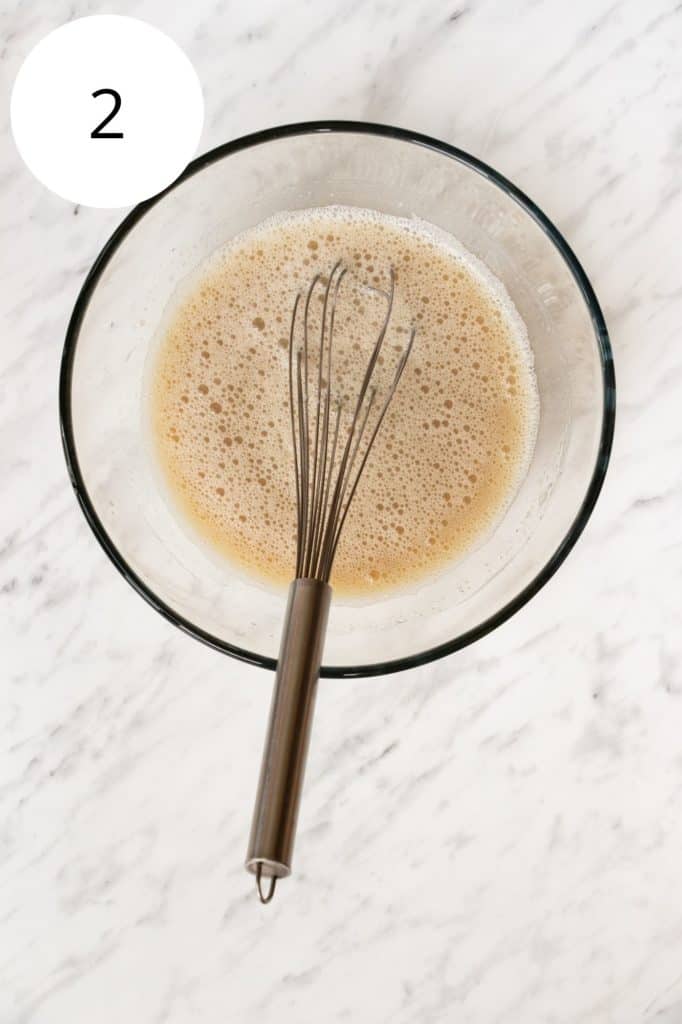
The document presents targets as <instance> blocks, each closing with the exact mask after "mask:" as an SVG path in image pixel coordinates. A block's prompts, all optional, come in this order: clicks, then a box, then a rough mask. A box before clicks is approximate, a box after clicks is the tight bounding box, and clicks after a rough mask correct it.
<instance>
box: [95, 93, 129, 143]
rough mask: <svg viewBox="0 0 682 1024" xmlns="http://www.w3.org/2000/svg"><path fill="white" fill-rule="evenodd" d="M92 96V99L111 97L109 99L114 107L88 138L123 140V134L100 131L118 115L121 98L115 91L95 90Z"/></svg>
mask: <svg viewBox="0 0 682 1024" xmlns="http://www.w3.org/2000/svg"><path fill="white" fill-rule="evenodd" d="M92 96H93V99H96V98H97V97H98V96H111V98H112V99H113V101H114V105H113V107H112V109H111V110H110V111H109V113H108V114H107V116H106V117H105V118H104V120H103V121H100V123H99V124H98V125H97V127H96V128H93V130H92V131H91V132H90V138H91V139H122V138H123V132H103V131H102V128H104V126H105V125H107V124H109V122H110V121H111V119H112V118H114V117H116V115H117V114H118V112H119V110H120V109H121V96H120V94H119V93H117V92H116V90H115V89H97V90H96V91H95V92H93V94H92Z"/></svg>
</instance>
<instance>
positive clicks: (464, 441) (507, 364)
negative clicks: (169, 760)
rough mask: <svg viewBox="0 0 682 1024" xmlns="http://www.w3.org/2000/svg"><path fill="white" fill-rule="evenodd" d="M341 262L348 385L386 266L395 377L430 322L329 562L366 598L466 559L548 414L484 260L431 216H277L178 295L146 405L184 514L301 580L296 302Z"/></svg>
mask: <svg viewBox="0 0 682 1024" xmlns="http://www.w3.org/2000/svg"><path fill="white" fill-rule="evenodd" d="M339 258H342V259H343V260H344V261H345V262H346V264H347V266H348V267H349V269H350V271H351V273H352V278H351V276H350V275H348V277H347V284H344V286H343V287H342V293H341V298H340V302H339V313H338V316H337V324H336V327H335V335H334V346H335V348H334V352H335V363H334V369H335V378H334V379H335V380H336V381H338V385H337V386H338V387H339V388H340V389H341V390H343V391H344V392H345V393H347V394H348V395H349V396H352V395H354V394H355V393H356V392H357V387H358V385H359V381H360V378H361V375H362V373H363V372H364V368H365V366H366V362H367V358H368V356H369V352H370V350H371V347H372V345H373V343H374V340H375V338H376V331H377V327H378V325H379V324H380V321H381V317H382V315H383V312H384V311H385V300H384V299H383V298H382V297H381V296H379V295H378V293H376V292H373V291H372V292H370V291H369V290H368V288H367V286H368V285H369V286H371V287H372V288H376V289H387V287H388V280H389V268H390V267H391V266H393V267H394V269H395V272H396V297H395V306H394V314H393V316H392V318H391V327H390V330H389V332H388V335H387V339H386V347H385V350H384V351H385V355H384V360H383V364H384V366H383V369H384V371H385V375H387V374H389V373H390V371H391V369H392V367H394V366H395V360H397V358H399V353H400V350H401V349H402V347H404V345H405V343H406V339H407V336H408V332H409V328H410V326H412V325H414V326H415V327H416V328H417V337H416V341H415V345H414V348H413V351H412V354H411V357H410V359H409V361H408V363H407V366H406V369H405V372H404V374H403V377H402V380H401V382H400V386H399V389H398V392H397V394H396V396H395V398H394V400H393V403H392V405H391V407H390V408H389V411H388V414H387V416H386V419H385V420H384V423H383V425H382V428H381V430H380V432H379V435H378V437H377V439H376V442H375V446H374V448H373V451H372V454H371V457H370V459H369V461H368V463H367V467H366V470H365V473H364V476H363V478H362V481H361V483H360V486H359V488H358V490H357V492H356V494H355V497H354V500H353V505H352V507H351V511H350V513H349V516H348V518H347V520H346V523H345V526H344V531H343V534H342V537H341V542H340V544H339V548H338V552H337V556H336V560H335V563H334V569H333V573H332V579H331V582H332V585H333V586H334V588H335V590H336V591H337V592H345V593H347V594H356V595H362V594H367V593H368V592H370V591H374V590H377V589H385V588H388V587H393V586H397V585H401V584H406V583H410V582H413V581H416V580H418V579H420V578H422V577H424V576H425V575H427V574H429V573H431V572H434V571H437V570H438V569H439V568H440V567H442V566H443V565H444V564H445V563H448V562H450V561H451V560H453V559H454V558H456V557H457V556H460V555H462V554H463V553H464V552H466V551H467V550H468V549H469V548H471V547H472V546H473V545H475V544H476V543H477V542H478V541H479V540H480V539H481V537H482V536H483V535H485V533H486V532H487V531H488V530H490V529H491V527H492V526H493V525H494V524H495V522H496V521H497V520H498V518H499V517H500V515H501V514H502V513H503V512H504V510H505V509H506V507H507V506H508V505H509V503H510V501H511V500H512V498H513V496H514V494H515V492H516V491H517V489H518V486H519V484H520V482H521V480H522V479H523V476H524V475H525V472H526V470H527V467H528V463H529V460H530V457H531V455H532V451H533V446H534V443H535V436H536V432H537V421H538V407H539V403H538V398H537V389H536V384H535V378H534V374H533V368H532V355H531V351H530V347H529V344H528V339H527V335H526V331H525V328H524V325H523V323H522V321H521V319H520V317H519V316H518V314H517V312H516V310H515V309H514V307H513V306H512V304H511V302H510V300H509V298H508V297H507V295H506V293H505V291H504V289H503V288H502V285H501V284H500V283H499V282H498V281H497V280H496V279H495V278H494V277H493V276H492V275H491V274H490V272H489V271H487V269H486V268H485V267H483V266H482V264H480V263H479V262H478V261H477V260H475V259H474V257H472V256H471V255H470V254H468V253H467V252H466V251H465V250H464V249H463V248H462V247H461V246H460V245H459V244H458V243H457V242H456V241H455V240H454V239H452V238H451V237H450V236H448V235H445V234H444V233H442V232H440V231H438V230H437V229H436V228H432V227H431V226H430V225H427V224H424V223H422V222H419V221H414V220H409V221H408V220H399V219H396V218H392V217H387V216H384V215H381V214H378V213H375V212H372V211H362V210H355V209H350V208H344V207H327V208H322V209H316V210H310V211H304V212H298V213H292V214H286V215H281V216H279V217H276V218H273V219H272V220H270V221H266V222H264V223H263V224H261V225H260V226H258V227H257V228H255V229H253V230H251V231H248V232H246V233H244V234H243V235H241V236H239V237H238V238H236V239H234V240H233V241H232V242H231V243H230V244H229V245H228V246H226V247H225V248H224V249H222V250H220V251H219V252H218V253H216V254H215V255H214V256H213V257H212V258H211V259H210V260H209V261H208V262H207V263H206V264H205V265H204V266H202V267H201V268H199V270H198V271H197V272H196V273H195V274H194V275H192V277H191V279H190V280H189V281H187V282H186V283H185V285H184V286H183V287H182V289H180V292H179V294H178V295H177V296H176V297H175V300H174V303H173V306H172V308H171V310H170V311H169V314H168V316H167V318H166V321H165V323H164V325H163V327H162V329H161V332H160V336H159V341H158V346H157V348H156V350H155V352H154V353H153V356H152V359H151V368H150V374H149V379H150V387H149V394H148V397H149V411H150V414H151V415H150V421H151V431H152V443H153V448H154V452H155V455H156V457H157V459H158V462H159V464H160V468H161V472H162V477H163V479H164V481H165V485H166V490H167V492H168V495H169V498H170V501H171V504H172V505H173V506H174V507H175V508H176V509H177V510H178V511H179V513H180V516H181V518H182V519H184V520H185V522H186V523H187V524H188V525H189V526H190V527H191V529H192V532H193V533H194V535H195V536H197V537H198V538H200V539H201V540H202V541H204V542H205V543H206V544H208V545H209V547H210V548H211V549H213V550H214V551H215V552H216V553H218V554H219V555H221V556H224V557H226V558H227V559H229V560H230V561H231V562H233V563H235V562H236V563H237V564H238V565H239V566H240V567H241V568H243V569H246V570H247V571H249V572H251V573H252V574H255V575H256V576H258V577H260V578H261V579H264V580H266V581H268V580H269V581H276V582H277V583H286V582H288V581H289V580H290V579H291V577H292V576H293V573H294V565H295V536H296V503H295V489H294V475H293V455H292V442H291V423H290V411H289V378H288V350H287V346H288V335H289V323H290V319H291V310H292V305H293V300H294V297H295V295H296V292H297V291H299V290H305V289H306V288H307V286H308V284H309V282H310V280H311V277H312V276H313V274H314V273H315V272H316V271H320V272H322V273H327V274H328V273H329V271H330V270H331V268H332V266H333V264H334V263H335V261H336V260H337V259H339ZM354 282H355V283H354ZM320 304H321V303H320ZM318 319H319V314H318ZM311 401H312V396H311Z"/></svg>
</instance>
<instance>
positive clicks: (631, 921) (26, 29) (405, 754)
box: [0, 0, 682, 1024]
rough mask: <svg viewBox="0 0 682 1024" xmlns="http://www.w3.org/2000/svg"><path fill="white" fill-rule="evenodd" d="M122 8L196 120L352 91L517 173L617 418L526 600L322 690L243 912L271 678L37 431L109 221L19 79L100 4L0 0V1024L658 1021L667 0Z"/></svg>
mask: <svg viewBox="0 0 682 1024" xmlns="http://www.w3.org/2000/svg"><path fill="white" fill-rule="evenodd" d="M114 8H115V10H116V11H117V12H118V13H129V14H133V15H139V16H141V17H143V18H147V19H148V20H150V21H152V22H154V23H156V24H157V25H159V26H160V27H161V28H163V29H165V30H166V31H167V32H169V33H170V34H171V35H173V36H174V37H175V38H176V39H177V40H178V42H179V43H180V44H181V45H183V46H184V47H185V48H186V50H187V52H188V54H189V55H190V57H191V58H192V60H193V61H194V63H195V65H196V67H197V69H198V71H199V73H200V76H201V78H202V81H203V83H204V86H205V94H206V102H207V116H206V123H205V129H204V134H203V138H202V144H201V147H202V149H207V148H209V147H211V146H213V145H215V144H216V143H218V142H221V141H223V140H225V139H227V138H230V137H234V136H237V135H240V134H243V133H245V132H248V131H250V130H254V129H256V128H260V127H262V126H265V125H270V124H274V123H278V122H280V123H281V122H286V121H292V120H299V119H306V118H315V117H347V118H363V119H370V120H379V121H385V122H389V123H390V122H394V123H397V124H401V125H404V126H407V127H413V128H416V129H418V130H421V131H424V132H428V133H432V134H434V135H436V136H439V137H441V138H444V139H446V140H449V141H451V142H453V143H455V144H457V145H459V146H461V147H463V148H464V149H467V150H469V151H471V152H472V153H474V154H476V155H478V156H480V157H482V158H483V159H485V160H487V161H489V162H490V163H492V164H493V165H495V166H496V167H498V168H499V169H500V170H501V171H502V172H503V173H505V174H506V175H508V176H509V177H510V178H512V180H514V181H515V182H517V183H518V184H519V185H520V186H521V187H522V188H523V189H524V190H525V191H526V192H528V193H529V194H530V195H531V196H532V197H533V198H534V199H535V200H536V201H537V202H538V203H539V204H540V205H541V206H542V207H543V208H544V209H545V211H546V212H547V213H548V214H549V216H550V217H551V218H552V219H553V220H554V221H555V222H556V223H557V224H558V226H559V227H560V228H561V229H562V230H563V231H564V232H565V233H566V235H567V237H568V239H569V241H570V242H571V244H572V245H573V246H574V248H575V250H576V252H577V253H578V255H579V257H580V259H581V260H582V261H583V263H584V266H585V268H586V270H587V272H588V273H589V275H590V276H591V278H592V280H593V282H594V285H595V288H596V290H597V293H598V295H599V297H600V299H601V301H602V304H603V307H604V310H605V313H606V317H607V320H608V324H609V327H610V330H611V333H612V338H613V343H614V348H615V354H616V368H617V373H618V384H619V422H618V428H617V435H616V445H615V453H614V460H613V463H612V468H611V472H610V475H609V478H608V480H607V484H606V488H605V491H604V494H603V497H602V499H601V501H600V503H599V505H598V507H597V510H596V512H595V515H594V517H593V519H592V521H591V522H590V524H589V527H588V529H587V532H586V533H585V535H584V537H583V538H582V540H581V541H580V543H579V544H578V547H577V549H576V550H575V551H574V553H573V554H572V555H571V557H570V558H569V560H568V562H567V563H566V564H565V565H564V567H563V568H562V569H561V571H560V572H559V574H558V575H557V576H556V577H555V578H554V579H553V580H552V582H551V583H550V584H549V585H548V586H547V587H546V588H545V590H544V591H543V592H542V594H541V596H540V597H538V598H536V599H535V600H534V601H533V602H532V603H531V604H530V605H529V606H528V607H526V608H525V609H524V610H523V611H522V612H520V613H519V614H518V615H516V617H515V618H513V619H512V620H511V621H510V622H508V623H507V624H506V625H505V626H504V627H502V628H501V629H499V630H498V631H497V632H496V633H495V634H493V635H491V636H490V637H488V638H487V639H485V640H483V641H482V642H480V643H479V644H477V645H476V646H475V647H472V648H469V649H468V650H466V651H464V652H462V653H460V654H458V655H456V656H453V657H451V658H448V659H446V660H444V661H441V662H438V663H436V664H434V665H431V666H428V667H426V668H424V669H422V670H420V671H414V672H411V673H405V674H403V675H398V676H392V677H390V678H385V679H375V680H365V681H362V680H360V681H357V682H341V681H331V682H326V683H325V684H324V685H323V687H322V692H321V695H320V700H319V702H318V713H317V718H316V728H315V735H314V742H313V749H312V753H311V760H310V765H309V773H308V784H307V786H306V793H305V803H304V809H303V815H302V823H301V831H300V836H299V845H298V852H297V865H296V866H297V877H296V879H295V880H293V881H290V882H288V883H284V884H283V885H282V886H281V892H279V893H278V898H277V899H276V900H275V902H274V903H273V904H272V905H271V906H269V907H261V906H260V905H259V904H258V903H257V902H256V901H255V898H254V893H253V891H252V885H251V881H250V880H249V879H248V878H247V876H246V875H245V873H244V871H243V868H242V858H243V854H244V847H245V841H246V834H247V830H248V824H249V818H250V813H251V801H252V797H253V789H254V781H255V776H256V773H257V766H258V761H259V758H260V748H261V742H262V738H263V732H264V728H265V721H266V716H267V709H268V704H269V696H270V686H271V677H270V676H269V675H267V674H266V673H263V672H260V671H258V670H255V669H249V668H247V667H245V666H242V665H240V664H238V663H236V662H234V661H231V660H229V659H226V658H223V657H220V656H218V655H216V654H215V653H213V652H211V651H210V650H208V649H206V648H203V647H202V646H201V645H199V644H197V643H196V642H194V641H192V640H190V639H188V638H187V637H184V636H183V635H181V634H180V633H179V632H177V631H175V630H174V629H173V628H172V627H171V626H169V625H168V624H166V623H165V622H164V621H163V620H162V619H161V618H159V617H157V616H156V614H155V613H154V612H153V611H152V610H151V609H150V608H148V607H147V606H146V605H145V604H144V603H143V602H142V601H141V600H140V599H139V598H138V597H136V596H135V595H134V594H133V592H132V591H131V590H130V589H129V588H128V587H127V585H126V584H125V583H124V582H123V580H122V579H120V578H119V576H118V575H117V574H116V572H115V571H114V570H113V568H112V567H111V566H110V565H109V564H108V562H107V560H106V558H105V556H104V555H103V553H102V552H101V551H100V549H99V547H98V546H97V544H96V542H95V541H94V539H93V537H92V536H91V535H90V532H89V530H88V527H87V526H86V524H85V522H84V520H83V518H82V516H81V513H80V512H79V510H78V508H77V506H76V503H75V501H74V499H73V496H72V493H71V490H70V487H69V485H68V482H67V478H66V473H65V470H64V464H63V458H62V453H61V449H60V442H59V435H58V421H57V394H56V382H57V371H58V365H59V357H60V349H61V344H62V339H63V335H64V330H65V326H66V323H67V318H68V315H69V311H70V308H71V306H72V303H73V301H74V299H75V297H76V294H77V292H78V289H79V287H80V284H81V282H82V280H83V277H84V275H85V273H86V271H87V269H88V267H89V265H90V263H91V262H92V260H93V258H94V257H95V255H96V254H97V252H98V250H99V248H100V246H101V245H102V243H103V242H104V240H105V239H106V238H107V236H108V235H109V234H110V232H111V231H112V229H113V227H114V225H115V224H116V223H117V222H118V221H119V219H120V218H121V216H122V215H121V214H120V213H116V212H111V213H105V212H101V211H94V210H87V209H80V210H76V209H74V208H73V206H70V205H68V204H67V203H65V202H63V201H62V200H60V199H58V198H56V197H55V196H52V195H50V194H48V193H47V192H46V191H45V190H44V189H43V188H42V187H41V186H40V185H38V184H37V182H36V181H34V180H33V179H32V177H31V176H30V174H29V173H28V171H27V170H26V169H25V168H24V167H23V165H22V164H21V163H20V161H19V159H18V157H17V155H16V152H15V151H14V148H13V146H12V143H11V140H10V138H9V132H8V116H7V99H8V90H9V85H10V83H11V81H12V79H13V76H14V74H15V73H16V71H17V69H18V67H19V64H20V62H21V60H22V58H23V57H24V56H25V54H26V53H27V52H28V50H29V49H30V47H31V46H32V45H33V44H34V43H35V42H36V41H37V40H38V39H39V38H40V37H41V36H42V35H44V34H45V33H46V32H47V31H48V30H49V29H51V28H53V27H56V26H57V25H59V24H61V23H62V22H64V21H66V20H68V19H70V18H72V17H76V16H80V15H84V14H88V13H97V12H107V13H110V12H111V11H112V5H111V4H105V3H103V2H100V0H91V2H86V0H73V2H67V0H53V2H51V3H50V4H47V3H38V2H37V0H32V2H30V3H29V2H20V3H15V4H11V3H10V4H8V5H5V6H4V8H3V14H2V19H3V32H2V63H1V68H2V76H3V91H2V141H1V145H2V151H1V153H2V156H1V165H0V182H1V188H0V196H1V202H2V214H1V222H0V227H1V229H2V246H1V247H0V260H1V261H2V267H1V272H0V287H1V290H2V300H1V301H2V310H3V318H2V322H3V337H2V345H1V348H0V360H1V364H2V391H1V396H0V403H1V404H0V425H1V436H2V466H3V501H2V503H1V504H0V590H1V598H2V617H1V625H0V628H1V630H2V634H1V650H2V689H1V690H0V700H1V702H2V703H1V708H2V714H1V717H0V728H1V731H2V741H1V743H0V757H1V760H0V880H1V882H0V1021H1V1022H2V1024H29V1022H30V1024H75V1022H81V1021H97V1024H120V1022H121V1021H126V1020H130V1021H135V1022H136V1024H186V1022H190V1021H191V1022H192V1024H217V1022H224V1021H229V1022H244V1024H251V1022H254V1024H255V1022H257V1024H270V1022H277V1024H283V1022H286V1024H307V1022H309V1021H323V1022H331V1021H346V1020H348V1021H353V1022H354V1024H382V1022H388V1021H391V1022H392V1024H408V1022H409V1024H417V1022H419V1024H426V1022H430V1021H433V1022H439V1024H440V1022H443V1021H457V1022H466V1024H491V1022H497V1021H505V1022H507V1021H510V1022H511V1021H513V1022H519V1024H540V1022H548V1024H549V1022H552V1024H569V1022H570V1024H575V1022H594V1024H604V1022H615V1024H641V1022H649V1021H651V1022H656V1024H680V1022H682V884H681V879H682V853H681V851H682V728H681V723H682V673H681V666H682V645H681V641H680V637H679V626H680V617H679V601H680V579H681V570H682V556H681V549H680V538H679V526H678V522H679V518H680V494H681V491H682V478H681V474H680V462H681V456H682V420H681V417H680V408H681V403H680V397H681V396H680V382H681V381H682V346H681V344H680V337H679V331H680V327H679V325H680V322H681V321H682V287H681V281H680V237H681V234H682V218H681V208H682V199H681V190H680V182H681V180H682V179H681V175H682V160H681V157H682V77H681V73H680V61H679V53H680V47H681V46H682V10H681V9H680V5H679V4H677V3H675V2H674V0H648V2H646V3H644V2H642V0H632V2H627V0H623V2H618V0H616V2H613V0H591V2H588V0H576V2H573V3H570V4H565V3H562V2H559V0H513V2H503V0H497V2H494V0H487V2H486V0H464V2H462V3H460V2H459V0H423V2H411V3H403V2H398V0H385V2H381V3H379V2H377V3H369V2H364V3H359V2H357V0H336V2H334V0H321V2H317V3H312V2H293V3H287V4H282V3H278V2H276V0H269V2H267V3H263V2H260V0H255V2H253V3H249V4H245V3H237V2H234V0H233V2H231V3H230V2H225V0H196V2H195V3H192V4H170V3H162V2H161V0H129V2H120V3H118V4H116V5H114ZM455 15H458V16H457V17H455Z"/></svg>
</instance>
